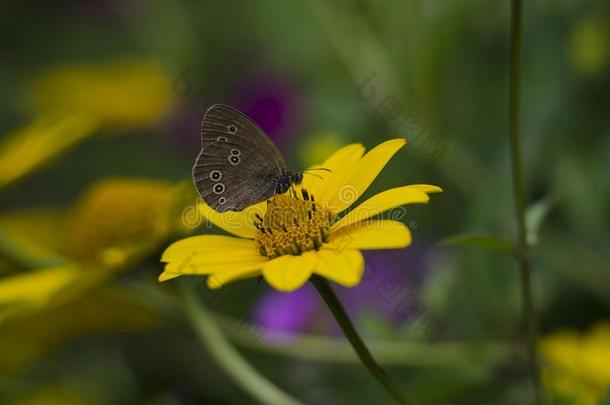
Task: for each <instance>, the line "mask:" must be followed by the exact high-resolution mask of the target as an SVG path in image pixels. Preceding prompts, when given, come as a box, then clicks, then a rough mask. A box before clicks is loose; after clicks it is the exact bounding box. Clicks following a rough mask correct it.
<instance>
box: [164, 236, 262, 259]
mask: <svg viewBox="0 0 610 405" xmlns="http://www.w3.org/2000/svg"><path fill="white" fill-rule="evenodd" d="M255 246H256V245H255V244H254V242H252V241H251V240H249V239H240V238H235V237H232V236H223V235H198V236H191V237H189V238H185V239H181V240H179V241H177V242H174V243H172V244H171V245H170V246H169V247H168V248H167V249H165V252H163V255H162V256H161V261H162V262H166V263H167V262H170V261H175V260H182V259H184V257H186V256H188V255H192V254H193V253H195V254H197V253H222V252H233V251H236V250H237V251H245V250H248V251H255V250H256V247H255Z"/></svg>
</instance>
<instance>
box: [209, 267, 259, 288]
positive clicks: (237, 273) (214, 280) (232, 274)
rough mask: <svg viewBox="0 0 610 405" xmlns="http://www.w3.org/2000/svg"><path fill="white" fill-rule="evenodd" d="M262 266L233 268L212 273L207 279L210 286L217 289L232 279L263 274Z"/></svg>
mask: <svg viewBox="0 0 610 405" xmlns="http://www.w3.org/2000/svg"><path fill="white" fill-rule="evenodd" d="M261 267H262V266H259V267H257V268H255V269H251V270H232V271H223V272H221V273H214V274H211V275H210V276H209V277H208V280H207V285H208V288H211V289H212V290H215V289H217V288H220V287H222V286H223V285H225V284H227V283H230V282H232V281H236V280H241V279H244V278H250V277H256V276H258V275H260V274H261Z"/></svg>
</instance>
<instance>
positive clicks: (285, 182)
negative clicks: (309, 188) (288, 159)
mask: <svg viewBox="0 0 610 405" xmlns="http://www.w3.org/2000/svg"><path fill="white" fill-rule="evenodd" d="M302 182H303V172H294V173H293V172H290V171H286V172H284V173H283V174H282V175H281V176H280V177H279V179H278V182H277V187H276V189H275V192H276V194H284V193H285V192H286V191H288V189H289V188H290V187H291V186H292V185H293V184H296V185H297V186H298V185H299V184H301V183H302Z"/></svg>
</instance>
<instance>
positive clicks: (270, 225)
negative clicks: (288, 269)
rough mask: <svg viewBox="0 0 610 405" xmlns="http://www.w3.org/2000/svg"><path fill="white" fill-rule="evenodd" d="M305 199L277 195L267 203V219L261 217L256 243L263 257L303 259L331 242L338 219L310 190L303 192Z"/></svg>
mask: <svg viewBox="0 0 610 405" xmlns="http://www.w3.org/2000/svg"><path fill="white" fill-rule="evenodd" d="M301 195H302V198H301V197H299V196H298V195H297V193H296V192H295V191H294V190H290V192H289V193H286V194H282V195H277V196H275V197H273V198H271V199H270V200H269V201H267V212H266V213H265V216H264V217H261V216H260V215H258V214H257V216H256V217H257V221H255V222H254V226H256V228H257V229H258V233H257V235H256V243H257V244H258V246H259V249H260V253H261V254H262V255H263V256H267V257H270V258H274V257H278V256H282V255H300V254H301V253H303V252H307V251H308V250H314V249H316V250H317V249H319V248H320V247H321V246H322V244H323V243H324V242H326V241H327V240H328V236H329V234H330V226H331V225H332V223H333V221H334V215H333V214H332V213H330V212H329V211H327V210H326V209H325V208H323V207H322V206H321V205H320V204H317V203H316V202H315V199H314V196H313V195H310V194H309V193H308V192H307V190H305V189H302V190H301Z"/></svg>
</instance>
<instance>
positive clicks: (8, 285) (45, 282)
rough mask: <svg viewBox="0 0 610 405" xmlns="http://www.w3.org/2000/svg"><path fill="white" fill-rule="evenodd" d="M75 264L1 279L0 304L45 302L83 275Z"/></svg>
mask: <svg viewBox="0 0 610 405" xmlns="http://www.w3.org/2000/svg"><path fill="white" fill-rule="evenodd" d="M81 270H82V269H80V268H79V267H78V266H76V265H73V264H67V265H61V266H57V267H52V268H46V269H43V270H36V271H31V272H27V273H23V274H18V275H16V276H12V277H6V278H2V279H0V306H3V305H8V304H10V303H17V302H22V303H24V302H45V301H47V300H49V299H50V298H51V297H52V296H53V295H54V294H56V293H58V292H59V291H60V290H62V289H63V288H66V287H67V286H68V285H70V284H71V283H73V282H74V281H75V280H77V279H78V278H79V277H81V276H82V274H83V273H82V272H81Z"/></svg>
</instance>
